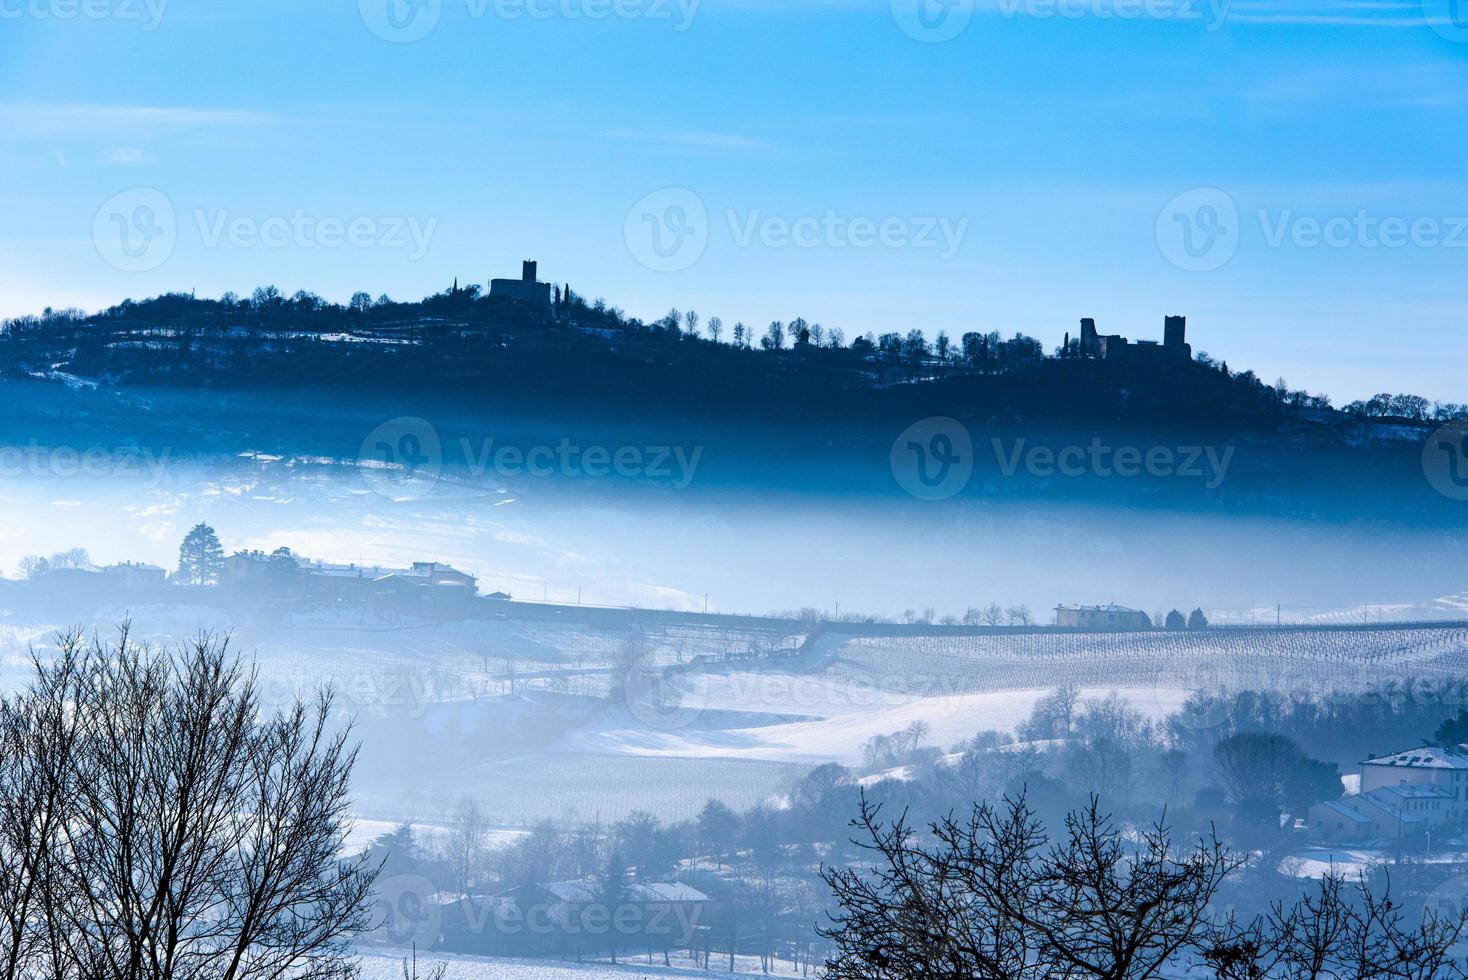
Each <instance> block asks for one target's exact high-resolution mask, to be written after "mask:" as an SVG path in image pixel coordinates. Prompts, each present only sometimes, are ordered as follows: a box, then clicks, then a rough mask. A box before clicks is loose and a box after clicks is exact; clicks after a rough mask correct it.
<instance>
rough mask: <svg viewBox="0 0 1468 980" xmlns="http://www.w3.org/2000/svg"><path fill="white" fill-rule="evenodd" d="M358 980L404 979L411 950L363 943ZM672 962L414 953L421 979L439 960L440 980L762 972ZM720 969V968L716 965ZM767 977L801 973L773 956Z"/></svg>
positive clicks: (719, 961)
mask: <svg viewBox="0 0 1468 980" xmlns="http://www.w3.org/2000/svg"><path fill="white" fill-rule="evenodd" d="M358 953H359V956H360V964H361V969H362V980H403V960H404V959H405V958H408V957H411V956H412V955H413V954H412V953H411V952H410V951H408V950H401V949H391V948H384V947H361V948H360V949H359V950H358ZM671 960H672V965H671V966H664V965H663V961H662V955H661V954H658V955H655V956H653V957H651V962H649V957H648V956H646V955H645V954H644V955H641V956H636V955H634V956H631V957H625V956H624V957H621V962H619V963H617V964H616V965H613V964H611V963H568V962H563V961H559V960H523V959H508V958H501V957H490V956H468V955H461V954H455V953H439V952H429V953H425V952H422V951H419V952H418V953H417V967H418V976H419V977H424V976H427V975H428V972H429V971H430V970H432V969H433V968H434V967H435V966H437V965H438V964H444V965H445V966H446V967H447V969H446V971H445V973H444V980H638V978H647V980H656V978H661V977H702V978H704V980H720V978H730V977H735V976H748V975H749V974H752V973H761V971H760V969H759V964H758V960H756V959H754V958H752V957H746V956H738V957H735V960H734V971H735V972H734V973H729V972H727V968H728V965H729V960H728V957H727V955H726V956H716V957H714V960H713V962H711V963H710V965H709V967H710V968H709V969H708V970H704V969H703V968H702V967H700V966H698V965H697V964H695V963H694V962H693V961H692V960H691V959H690V958H689V957H688V956H687V954H686V953H681V954H674V955H673V956H672V958H671ZM721 967H722V968H723V969H720V968H721ZM761 975H768V976H777V977H780V976H783V977H798V976H800V971H798V970H797V969H795V967H794V966H793V965H792V964H790V963H788V962H785V961H781V960H776V961H775V962H774V963H773V965H772V968H771V970H770V972H769V973H768V974H761Z"/></svg>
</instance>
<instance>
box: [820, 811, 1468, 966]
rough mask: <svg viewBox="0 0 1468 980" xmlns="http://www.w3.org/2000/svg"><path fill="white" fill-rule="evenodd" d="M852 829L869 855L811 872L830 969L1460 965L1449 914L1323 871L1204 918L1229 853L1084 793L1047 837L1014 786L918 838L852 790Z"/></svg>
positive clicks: (1232, 863) (1456, 927) (1455, 914)
mask: <svg viewBox="0 0 1468 980" xmlns="http://www.w3.org/2000/svg"><path fill="white" fill-rule="evenodd" d="M855 825H856V826H857V827H858V829H859V832H860V833H861V834H862V835H863V841H862V846H863V847H864V848H865V849H866V850H867V851H868V852H869V853H870V855H871V857H872V862H871V867H870V868H868V867H864V866H853V867H850V868H846V869H843V870H828V871H826V872H824V873H823V877H825V879H826V881H827V883H828V884H829V885H830V886H831V888H832V889H833V891H834V892H835V895H836V898H837V901H838V903H839V904H838V910H837V911H836V913H835V914H834V915H833V916H832V919H833V926H832V927H831V928H830V929H827V930H825V931H824V935H826V936H827V937H828V938H829V939H830V940H831V941H832V942H833V943H834V945H835V952H834V953H833V954H832V956H831V958H830V960H829V962H828V963H827V964H826V976H827V977H829V978H832V980H889V978H890V980H896V978H915V977H920V978H929V980H946V978H952V980H959V978H962V980H974V978H993V980H1026V978H1034V980H1041V978H1067V980H1071V978H1074V980H1080V978H1098V980H1101V978H1104V980H1123V978H1144V977H1161V976H1183V975H1188V976H1217V977H1224V978H1230V980H1233V978H1239V980H1242V978H1260V977H1272V976H1288V977H1294V978H1302V980H1304V978H1327V977H1328V978H1338V977H1357V978H1366V977H1393V978H1428V977H1462V976H1468V972H1465V971H1464V969H1463V967H1462V965H1461V964H1459V963H1456V962H1453V961H1452V959H1451V950H1452V948H1453V946H1454V944H1455V943H1456V942H1457V940H1458V937H1459V935H1460V934H1461V933H1462V932H1463V929H1464V927H1465V913H1463V912H1462V911H1459V910H1449V911H1443V910H1438V909H1432V908H1428V909H1425V910H1423V911H1422V914H1421V915H1420V916H1419V917H1415V918H1413V917H1409V916H1408V915H1407V914H1406V911H1405V910H1404V909H1402V908H1401V907H1400V906H1398V905H1396V904H1394V903H1393V902H1392V901H1391V899H1390V897H1389V896H1387V895H1377V894H1374V893H1373V892H1372V890H1371V889H1370V888H1369V887H1368V886H1367V885H1366V883H1365V882H1364V880H1363V881H1362V882H1361V883H1360V884H1359V885H1356V886H1348V885H1347V884H1346V883H1345V882H1343V881H1342V880H1341V879H1340V878H1339V877H1335V876H1327V877H1326V878H1325V879H1324V880H1323V881H1322V882H1321V884H1320V886H1319V890H1318V892H1316V893H1313V894H1309V895H1306V896H1305V897H1304V898H1302V899H1301V900H1300V901H1299V902H1298V903H1295V904H1293V905H1287V904H1285V903H1277V904H1275V905H1273V906H1271V907H1270V909H1269V910H1268V911H1267V912H1265V913H1264V914H1262V915H1259V916H1257V917H1254V918H1252V919H1247V920H1242V921H1241V920H1240V919H1238V918H1237V917H1235V916H1232V915H1230V916H1219V915H1215V914H1214V913H1213V911H1212V910H1211V908H1210V904H1211V902H1212V900H1213V899H1214V897H1215V896H1216V895H1217V894H1218V891H1219V888H1220V886H1222V884H1223V883H1224V880H1225V879H1226V878H1227V877H1229V876H1230V875H1231V874H1233V873H1235V872H1236V871H1238V870H1239V869H1240V868H1242V867H1243V866H1244V859H1243V858H1242V857H1241V856H1239V855H1237V854H1235V853H1233V852H1231V851H1230V850H1229V849H1228V848H1227V847H1225V846H1224V845H1223V844H1222V843H1220V842H1219V840H1218V838H1217V837H1216V836H1215V835H1214V834H1213V833H1212V832H1211V831H1210V832H1209V833H1207V834H1205V835H1203V836H1201V837H1200V838H1199V839H1198V840H1197V841H1196V842H1194V843H1193V844H1192V845H1191V846H1184V847H1179V846H1178V845H1177V844H1176V843H1175V842H1174V840H1173V839H1172V836H1171V833H1170V831H1169V830H1168V828H1167V827H1166V826H1165V825H1163V824H1161V823H1157V824H1154V825H1152V826H1150V827H1146V828H1142V829H1139V830H1130V831H1128V830H1124V829H1123V828H1122V827H1120V826H1118V825H1116V824H1114V823H1113V822H1112V821H1111V819H1110V817H1108V816H1107V815H1105V814H1103V813H1102V812H1101V810H1100V808H1099V805H1098V804H1097V802H1096V801H1095V799H1094V798H1093V799H1092V801H1091V803H1090V805H1089V806H1088V807H1087V808H1084V809H1082V810H1079V811H1075V812H1073V813H1071V814H1070V815H1069V816H1067V818H1066V820H1065V826H1064V830H1063V832H1062V833H1061V834H1060V835H1059V836H1058V838H1057V839H1054V840H1052V839H1051V838H1050V836H1049V835H1048V832H1047V830H1046V828H1045V826H1044V824H1043V823H1042V822H1041V821H1040V820H1039V819H1037V818H1036V817H1035V815H1034V813H1033V812H1032V811H1031V810H1030V808H1029V807H1028V806H1027V804H1026V803H1025V801H1024V798H1023V797H1022V796H1021V797H1019V798H1014V799H1008V800H1006V801H1005V804H1004V805H1003V806H999V807H995V806H991V805H988V804H982V805H976V806H975V807H974V809H973V811H972V813H971V815H970V816H969V817H968V818H967V819H966V820H963V821H959V820H956V819H954V818H952V817H949V818H945V819H943V820H941V821H938V822H935V823H934V824H932V825H931V826H930V827H928V828H927V833H926V834H923V833H920V832H918V831H917V830H916V829H915V828H913V827H911V826H909V825H908V823H907V820H906V816H905V815H904V816H903V817H900V818H898V819H897V820H896V821H894V822H891V823H885V822H883V821H882V819H881V816H880V808H879V807H875V806H872V805H871V804H869V803H868V802H867V801H866V800H863V801H862V806H861V813H860V817H859V818H858V819H857V820H856V821H855Z"/></svg>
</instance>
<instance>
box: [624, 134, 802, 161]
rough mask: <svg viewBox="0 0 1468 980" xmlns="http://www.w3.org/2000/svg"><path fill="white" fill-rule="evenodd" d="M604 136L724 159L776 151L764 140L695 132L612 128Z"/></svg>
mask: <svg viewBox="0 0 1468 980" xmlns="http://www.w3.org/2000/svg"><path fill="white" fill-rule="evenodd" d="M603 135H605V136H606V137H607V138H608V139H610V140H614V141H616V142H619V143H625V144H628V145H630V146H635V147H637V148H639V149H643V150H648V151H653V152H665V153H675V154H691V155H714V156H723V155H730V154H764V153H769V152H771V151H773V150H774V147H773V146H771V145H770V144H769V143H766V142H765V141H764V140H758V139H752V138H750V137H747V136H737V135H734V134H732V133H707V132H700V131H698V130H692V129H609V130H606V131H605V133H604V134H603Z"/></svg>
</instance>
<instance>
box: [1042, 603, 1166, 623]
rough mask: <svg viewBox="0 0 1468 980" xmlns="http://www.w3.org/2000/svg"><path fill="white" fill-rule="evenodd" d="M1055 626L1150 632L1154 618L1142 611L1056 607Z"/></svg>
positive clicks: (1108, 606)
mask: <svg viewBox="0 0 1468 980" xmlns="http://www.w3.org/2000/svg"><path fill="white" fill-rule="evenodd" d="M1055 625H1056V626H1063V627H1067V628H1070V629H1088V630H1148V629H1151V628H1152V617H1151V616H1148V615H1147V614H1146V613H1144V612H1142V611H1141V610H1140V609H1128V608H1127V607H1126V606H1118V605H1116V604H1115V603H1111V604H1109V605H1105V606H1056V607H1055Z"/></svg>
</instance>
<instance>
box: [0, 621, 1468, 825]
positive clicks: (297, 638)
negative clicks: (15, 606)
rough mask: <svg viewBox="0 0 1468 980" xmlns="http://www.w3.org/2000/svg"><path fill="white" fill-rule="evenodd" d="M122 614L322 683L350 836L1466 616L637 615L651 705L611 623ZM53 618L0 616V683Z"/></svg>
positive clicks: (1449, 642) (850, 742)
mask: <svg viewBox="0 0 1468 980" xmlns="http://www.w3.org/2000/svg"><path fill="white" fill-rule="evenodd" d="M124 615H130V616H131V618H132V621H133V624H134V629H135V632H136V634H137V635H139V636H141V637H145V638H152V639H158V640H167V639H174V640H176V639H178V638H180V637H186V636H188V635H190V634H193V633H196V632H198V631H199V630H210V631H214V632H217V633H229V634H231V635H232V637H233V642H234V643H235V644H236V645H237V647H238V648H239V649H240V650H241V651H242V652H245V653H247V654H249V655H251V656H253V657H254V658H255V659H256V661H257V663H258V666H259V669H260V676H261V679H262V683H263V684H264V687H265V693H266V698H267V700H268V701H272V702H277V703H278V702H282V701H285V700H288V699H289V698H291V697H294V696H299V695H305V694H308V693H309V692H310V691H311V690H312V689H314V688H315V687H317V686H318V685H321V684H331V685H333V686H335V687H336V688H337V689H338V691H339V692H340V698H339V705H340V707H341V709H342V712H343V715H344V716H346V715H351V716H353V717H354V718H355V720H356V724H357V733H358V735H359V736H360V737H361V739H362V741H363V751H362V754H361V757H360V762H359V769H358V774H357V781H356V783H357V794H358V799H359V804H360V808H359V816H360V817H361V818H362V820H363V821H364V822H363V823H362V825H361V827H362V828H364V829H361V830H359V836H364V837H369V838H370V836H375V833H372V832H371V831H369V830H368V829H366V828H372V830H375V832H376V833H380V832H381V831H382V830H383V829H386V827H387V826H390V825H391V824H392V823H393V822H396V821H400V820H405V819H411V820H413V821H415V822H419V823H422V824H426V825H432V824H435V823H437V822H440V821H442V820H443V819H444V817H445V815H446V814H447V813H448V812H449V811H450V809H451V808H452V807H453V805H454V804H455V802H456V801H457V800H458V799H459V798H460V797H462V796H464V795H469V796H473V797H474V798H475V799H476V800H477V801H478V802H479V803H480V805H481V807H482V808H483V809H484V810H485V811H486V812H487V813H488V814H489V815H490V816H491V818H492V820H493V821H494V822H495V823H496V824H498V825H499V826H501V827H504V828H506V829H515V828H524V827H527V826H529V825H530V824H532V823H534V822H536V821H538V820H543V819H549V820H553V821H556V822H558V823H569V822H579V821H589V820H602V821H605V820H615V819H618V818H620V817H621V816H623V815H625V814H627V813H628V812H630V811H633V810H644V811H647V812H650V813H653V814H655V815H657V816H659V817H662V818H664V819H682V818H687V817H690V816H692V815H693V814H695V813H697V812H698V810H699V809H700V808H701V807H702V806H703V804H704V802H705V801H706V800H707V799H708V798H709V797H719V798H722V799H724V800H725V801H727V802H729V803H730V804H732V805H735V806H749V805H752V804H754V803H757V802H759V801H761V800H766V799H771V798H778V797H780V796H782V795H784V794H785V793H787V792H788V791H789V789H790V787H791V786H792V785H793V784H794V783H795V782H796V781H797V780H798V779H799V778H800V777H801V776H802V775H803V774H804V773H805V772H807V771H808V770H809V769H810V768H812V767H814V766H816V765H820V764H822V763H825V762H839V763H842V764H844V765H852V766H854V765H857V764H859V763H860V761H861V755H862V745H863V743H864V742H866V741H867V740H868V739H870V738H872V737H873V736H876V735H882V734H888V733H891V732H895V731H898V730H900V729H903V728H906V727H908V726H909V725H910V724H912V723H913V722H918V721H920V722H923V723H925V724H926V725H927V726H928V728H929V742H930V744H932V745H935V746H937V747H938V748H940V749H943V750H948V749H949V748H951V747H952V746H953V745H954V744H956V743H958V742H960V741H962V740H965V739H968V738H970V737H972V736H973V735H974V734H975V733H977V732H979V731H981V730H983V729H990V728H995V729H1000V730H1005V731H1012V730H1013V729H1014V727H1015V726H1016V725H1017V724H1018V723H1019V722H1020V721H1021V720H1023V719H1024V718H1025V717H1026V715H1027V714H1028V713H1029V712H1030V710H1031V708H1032V706H1033V704H1034V702H1035V700H1036V699H1037V698H1039V697H1041V696H1042V695H1043V694H1044V693H1046V692H1047V691H1049V690H1052V689H1054V688H1055V687H1056V686H1059V685H1061V684H1072V685H1075V686H1076V687H1078V688H1079V689H1080V690H1081V691H1082V696H1083V697H1102V696H1105V695H1106V694H1108V693H1111V692H1113V691H1114V692H1116V693H1118V694H1120V695H1121V696H1123V697H1125V698H1126V699H1127V700H1128V701H1130V702H1131V703H1132V704H1133V705H1134V706H1135V707H1136V708H1137V709H1138V710H1139V711H1141V712H1142V713H1144V714H1145V715H1147V716H1148V717H1150V718H1153V719H1160V718H1162V717H1165V716H1166V715H1167V714H1168V713H1170V712H1172V711H1174V710H1176V709H1177V708H1178V707H1179V706H1180V705H1181V704H1182V702H1183V701H1184V700H1185V699H1186V698H1187V697H1188V695H1189V694H1190V693H1191V692H1193V691H1197V690H1207V691H1218V690H1229V689H1235V688H1239V687H1254V688H1268V689H1276V690H1290V691H1298V690H1310V691H1315V692H1324V691H1328V690H1334V691H1354V690H1360V689H1362V688H1363V687H1366V686H1367V685H1382V684H1397V685H1400V684H1401V683H1403V682H1404V681H1405V680H1408V679H1411V678H1418V679H1442V678H1458V677H1462V676H1463V675H1464V665H1465V663H1468V655H1465V651H1468V629H1459V628H1446V629H1444V628H1436V629H1425V628H1424V629H1418V628H1397V629H1376V630H1350V629H1322V630H1311V631H1289V630H1286V631H1273V630H1212V631H1207V632H1202V633H1141V634H1093V635H1078V634H1029V635H1010V634H998V633H996V634H990V635H978V636H974V635H954V636H946V637H944V636H911V637H901V638H893V637H882V638H875V637H865V638H863V637H852V636H850V635H842V634H828V635H826V636H824V637H823V638H821V639H820V640H819V641H818V642H816V643H815V644H814V649H813V650H812V651H811V652H809V653H807V654H806V655H804V656H802V657H799V658H795V659H775V660H767V661H758V660H757V661H751V660H735V661H729V662H722V661H721V660H720V659H719V658H720V655H721V654H724V653H735V652H740V651H745V650H748V649H749V648H750V647H751V646H755V645H757V644H758V642H761V641H767V640H768V636H765V637H762V638H756V637H754V636H752V635H749V634H742V633H741V632H740V631H739V630H738V629H723V628H720V629H714V628H710V627H699V626H693V625H688V624H678V625H660V624H646V625H644V627H643V628H642V629H641V630H640V631H639V632H638V634H637V635H636V637H635V642H636V643H637V644H638V649H639V650H645V661H644V663H645V664H646V665H650V666H649V667H648V670H649V671H650V676H652V677H654V678H656V679H658V680H659V682H661V680H662V678H661V675H660V671H661V670H663V669H664V668H666V667H668V666H670V665H681V666H680V668H679V670H680V672H679V674H678V675H677V677H676V680H674V681H669V682H668V683H666V684H663V685H662V686H660V687H657V688H656V689H655V690H654V692H653V693H654V695H655V696H654V697H653V698H652V699H651V700H650V701H649V700H647V699H645V698H642V697H640V696H639V695H638V694H637V693H635V692H633V693H629V694H626V695H623V694H620V693H618V688H617V686H616V684H615V681H614V673H615V671H614V666H613V665H614V663H615V662H616V660H617V659H618V656H619V652H620V651H623V650H624V649H625V648H626V645H627V644H628V643H629V642H631V640H632V639H634V638H630V637H629V631H628V630H627V628H625V627H593V626H589V625H585V624H579V623H576V622H566V621H560V620H555V621H543V622H542V621H527V620H518V619H505V620H473V621H464V622H449V623H437V622H435V623H428V622H420V621H410V620H381V619H378V618H376V617H372V616H365V615H362V614H351V615H337V616H330V617H327V616H321V615H316V616H311V617H291V618H285V619H279V618H277V619H275V620H273V621H272V620H266V619H263V618H260V617H258V616H256V617H251V616H249V615H247V614H244V613H236V614H227V613H223V612H220V611H218V610H214V609H208V608H205V607H202V606H201V607H191V606H166V607H165V606H148V607H140V608H136V609H131V610H121V609H116V610H103V611H102V612H101V613H100V614H98V615H97V617H96V621H95V624H96V625H97V627H98V628H99V629H102V630H104V631H105V630H106V629H107V628H109V627H108V625H107V624H109V623H112V622H115V621H116V620H118V619H121V618H122V617H123V616H124ZM54 628H55V624H47V623H34V622H28V621H24V620H23V619H21V618H18V617H16V616H15V615H13V614H12V615H11V616H9V617H8V618H6V619H4V620H0V665H3V668H4V671H5V675H6V677H5V679H6V681H7V682H8V683H14V682H15V681H17V680H18V679H19V678H20V677H21V676H22V674H23V672H24V670H25V664H26V655H27V648H28V647H29V646H30V645H33V644H34V645H38V646H39V647H41V648H42V649H44V647H45V645H46V643H47V642H48V635H49V633H50V632H51V631H52V630H54ZM797 639H798V638H797V637H791V638H790V642H794V641H795V640H797ZM786 645H788V644H786ZM633 686H635V685H633ZM633 686H629V688H628V690H629V691H631V690H632V687H633ZM643 693H644V694H645V693H646V692H643Z"/></svg>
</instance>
